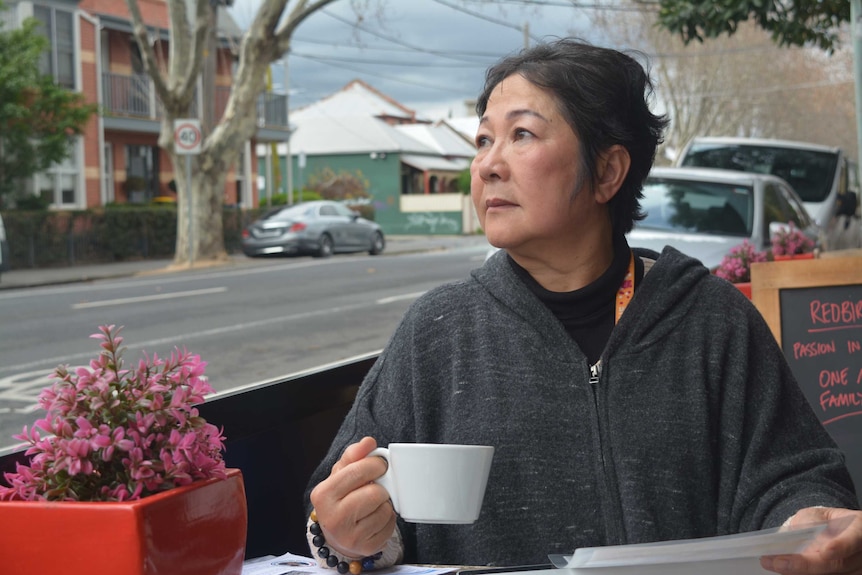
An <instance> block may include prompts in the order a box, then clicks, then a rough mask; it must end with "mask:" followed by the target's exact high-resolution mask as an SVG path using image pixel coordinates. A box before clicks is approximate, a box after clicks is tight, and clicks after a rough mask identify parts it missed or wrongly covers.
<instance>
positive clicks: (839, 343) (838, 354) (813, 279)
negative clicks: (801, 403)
mask: <svg viewBox="0 0 862 575" xmlns="http://www.w3.org/2000/svg"><path fill="white" fill-rule="evenodd" d="M751 286H752V302H753V303H754V305H755V306H756V307H757V308H758V309H759V310H760V312H761V314H763V316H764V318H765V319H766V321H767V323H768V324H769V326H770V329H772V332H773V334H774V335H775V337H776V339H777V340H778V343H779V344H780V345H781V349H782V350H783V351H784V356H785V357H786V358H787V361H788V363H789V364H790V367H791V369H792V370H793V374H794V375H795V376H796V379H797V381H798V382H799V385H800V387H801V388H802V391H803V393H804V394H805V397H807V398H808V401H809V402H810V403H811V406H812V407H813V408H814V412H815V413H816V414H817V416H818V417H819V418H820V421H821V423H823V425H824V427H825V428H826V430H827V431H829V433H830V435H831V436H832V438H833V439H834V440H835V442H836V443H837V444H838V446H839V447H840V448H841V449H842V450H843V451H844V453H845V456H846V458H847V467H848V468H849V469H850V473H851V475H852V476H853V482H854V483H855V484H856V488H857V491H859V492H860V494H862V259H860V258H833V259H820V260H795V261H793V260H792V261H786V262H770V263H762V264H754V266H753V267H752V273H751Z"/></svg>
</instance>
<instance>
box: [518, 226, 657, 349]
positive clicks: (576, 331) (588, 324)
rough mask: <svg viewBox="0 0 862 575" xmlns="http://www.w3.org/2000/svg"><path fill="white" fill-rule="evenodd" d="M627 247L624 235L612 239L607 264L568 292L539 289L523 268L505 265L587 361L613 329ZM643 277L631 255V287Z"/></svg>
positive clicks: (625, 266) (627, 259) (638, 259)
mask: <svg viewBox="0 0 862 575" xmlns="http://www.w3.org/2000/svg"><path fill="white" fill-rule="evenodd" d="M630 253H631V250H630V249H629V245H628V243H627V242H626V239H625V237H624V236H620V237H619V238H617V239H616V240H614V259H613V261H612V262H611V266H610V267H609V268H608V269H607V270H606V271H605V273H603V274H602V275H601V276H599V278H598V279H596V281H594V282H593V283H591V284H589V285H587V286H584V287H582V288H581V289H577V290H574V291H570V292H552V291H549V290H546V289H545V288H543V287H542V286H541V285H539V283H538V282H537V281H536V280H535V279H533V276H531V275H530V274H529V273H528V272H527V270H525V269H524V268H522V267H521V266H519V265H518V264H517V263H516V262H515V260H513V259H512V258H511V257H509V264H511V266H512V269H513V270H514V271H515V273H516V274H517V275H518V277H519V278H521V280H522V281H523V282H524V284H526V286H527V287H528V288H529V289H530V291H532V292H533V293H534V294H536V297H537V298H539V300H540V301H541V302H542V303H543V304H545V306H547V307H548V309H549V310H551V312H552V313H553V314H554V315H555V316H556V318H557V319H558V320H560V322H561V323H562V324H563V326H564V327H565V328H566V331H567V332H569V335H570V336H571V338H572V339H573V340H574V341H575V343H577V344H578V347H580V348H581V351H583V352H584V355H586V356H587V359H588V360H589V362H590V363H591V364H594V363H596V362H597V361H598V360H599V357H601V355H602V350H603V349H605V344H606V343H607V342H608V338H609V337H610V336H611V331H612V330H613V329H614V307H615V306H616V299H617V291H618V290H619V288H620V284H622V282H623V279H624V278H625V277H626V273H627V272H628V269H629V254H630ZM643 276H644V265H643V262H642V261H641V259H640V258H635V288H637V286H638V285H640V282H641V280H642V279H643Z"/></svg>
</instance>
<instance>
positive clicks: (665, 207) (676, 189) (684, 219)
mask: <svg viewBox="0 0 862 575" xmlns="http://www.w3.org/2000/svg"><path fill="white" fill-rule="evenodd" d="M643 193H644V198H643V199H642V200H641V206H642V207H643V211H644V212H646V218H645V219H644V220H642V221H639V222H636V223H635V229H634V230H633V231H632V232H631V233H629V235H628V242H629V245H631V246H632V247H644V248H650V249H653V250H655V251H658V252H660V251H661V250H662V248H664V246H666V245H669V246H673V247H675V248H677V249H678V250H679V251H681V252H683V253H686V254H688V255H690V256H692V257H695V258H697V259H699V260H700V261H701V262H702V263H703V264H704V265H705V266H706V267H708V268H709V269H710V270H714V269H715V268H716V267H717V266H718V265H719V264H720V263H721V259H722V258H723V257H724V255H725V254H727V252H729V251H730V249H731V248H733V247H734V246H736V245H739V244H741V243H742V242H743V241H744V240H748V241H749V242H750V243H752V244H753V245H754V246H755V247H756V248H757V249H758V250H761V251H765V250H767V249H769V248H770V238H771V236H772V234H774V233H775V232H776V231H777V230H778V229H780V228H782V227H786V226H788V225H789V222H793V225H794V226H796V227H797V228H799V229H800V230H802V231H803V232H804V233H805V234H806V235H807V236H809V237H810V238H811V239H812V240H814V242H815V245H816V246H818V247H819V246H820V245H821V244H822V232H821V230H820V228H819V227H818V226H817V225H816V224H815V223H814V221H813V220H812V218H811V216H810V215H809V214H808V212H807V211H806V210H805V206H804V205H803V203H802V200H800V199H799V196H798V195H797V194H796V192H795V191H794V190H793V188H791V187H790V185H789V184H788V183H787V182H785V181H784V180H782V179H781V178H778V177H776V176H771V175H769V174H755V173H750V172H737V171H732V170H717V169H707V168H653V169H652V171H651V172H650V174H649V176H648V177H647V181H646V183H645V184H644V190H643Z"/></svg>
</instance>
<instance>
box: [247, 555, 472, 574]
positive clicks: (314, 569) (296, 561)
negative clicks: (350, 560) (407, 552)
mask: <svg viewBox="0 0 862 575" xmlns="http://www.w3.org/2000/svg"><path fill="white" fill-rule="evenodd" d="M457 570H458V567H455V566H453V567H422V566H419V565H393V566H392V567H387V568H386V569H375V570H374V572H373V573H374V575H438V574H441V573H449V572H452V571H457ZM333 574H335V575H337V574H338V571H335V570H334V569H327V568H325V567H319V566H318V565H317V562H316V561H315V560H314V559H312V558H311V557H303V556H302V555H294V554H293V553H285V554H284V555H280V556H278V557H276V556H274V555H272V556H266V557H258V558H256V559H249V560H247V561H245V562H244V563H243V565H242V575H333Z"/></svg>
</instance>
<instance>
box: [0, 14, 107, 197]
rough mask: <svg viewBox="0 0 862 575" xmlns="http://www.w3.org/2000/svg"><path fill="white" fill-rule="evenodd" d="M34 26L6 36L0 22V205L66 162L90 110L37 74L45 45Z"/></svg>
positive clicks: (29, 23) (75, 96) (72, 94)
mask: <svg viewBox="0 0 862 575" xmlns="http://www.w3.org/2000/svg"><path fill="white" fill-rule="evenodd" d="M3 10H5V7H4V6H3V5H2V4H0V11H3ZM38 25H39V22H38V21H37V20H35V19H32V18H31V19H28V20H26V21H25V22H24V23H23V25H22V26H21V27H20V28H17V29H15V30H10V31H6V30H3V29H2V26H3V19H2V18H0V205H2V204H6V203H7V201H8V200H7V199H6V198H10V197H14V195H15V192H16V190H18V189H19V186H20V185H21V182H22V180H24V179H26V178H29V177H30V176H32V175H33V174H35V173H37V172H40V171H42V170H45V169H47V168H49V167H50V166H51V165H52V164H55V163H57V162H61V161H63V160H64V159H66V158H67V157H68V156H69V153H70V146H69V144H70V139H71V138H72V137H73V136H76V135H80V134H81V133H82V131H83V129H84V125H85V124H86V123H87V120H89V118H90V116H91V115H92V114H93V113H94V112H95V111H96V107H95V106H93V105H89V104H87V103H86V102H85V100H84V97H83V95H82V94H79V93H77V92H71V91H69V90H66V89H65V88H62V87H60V86H57V85H56V84H55V83H54V80H53V78H51V77H49V76H44V75H42V74H40V73H39V59H40V57H41V55H42V53H43V52H44V50H45V49H46V48H47V47H48V41H47V39H46V38H45V37H44V36H42V35H41V34H40V33H39V31H38V30H37V29H36V27H37V26H38ZM22 195H23V194H22Z"/></svg>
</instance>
